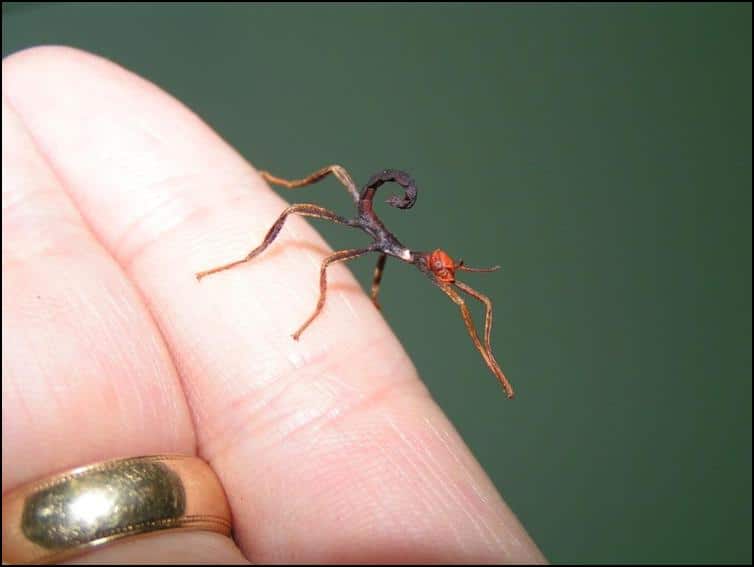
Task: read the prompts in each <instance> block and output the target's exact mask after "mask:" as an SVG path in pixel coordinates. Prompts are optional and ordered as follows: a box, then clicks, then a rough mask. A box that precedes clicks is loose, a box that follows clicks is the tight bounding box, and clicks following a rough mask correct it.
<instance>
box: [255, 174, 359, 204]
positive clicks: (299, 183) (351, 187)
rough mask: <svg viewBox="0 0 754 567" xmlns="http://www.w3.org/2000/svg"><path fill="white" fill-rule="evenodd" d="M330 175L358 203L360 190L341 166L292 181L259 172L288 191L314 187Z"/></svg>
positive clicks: (267, 179) (268, 180) (269, 181)
mask: <svg viewBox="0 0 754 567" xmlns="http://www.w3.org/2000/svg"><path fill="white" fill-rule="evenodd" d="M330 174H333V175H334V176H335V177H337V178H338V181H340V182H341V183H342V184H343V185H344V186H345V188H346V189H347V190H348V192H349V193H350V194H351V197H352V198H353V201H354V203H358V202H359V190H358V189H357V188H356V184H355V183H354V182H353V179H351V176H350V175H349V174H348V172H347V171H346V169H345V168H344V167H342V166H340V165H328V166H327V167H323V168H322V169H319V170H317V171H315V172H314V173H312V174H311V175H309V176H307V177H304V178H303V179H292V180H288V179H282V178H280V177H275V176H274V175H272V174H271V173H270V172H268V171H260V172H259V175H261V176H262V177H263V178H264V180H265V181H267V182H268V183H273V184H275V185H280V186H282V187H287V188H288V189H297V188H299V187H305V186H306V185H312V184H313V183H317V181H320V180H322V179H324V178H325V177H327V176H328V175H330Z"/></svg>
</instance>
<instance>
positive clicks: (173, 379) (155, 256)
mask: <svg viewBox="0 0 754 567" xmlns="http://www.w3.org/2000/svg"><path fill="white" fill-rule="evenodd" d="M260 88H264V87H263V86H260ZM249 127H250V128H252V129H253V124H250V125H249ZM251 157H252V159H253V156H251ZM321 190H325V189H321ZM332 190H333V191H342V188H341V187H336V186H335V185H333V188H332ZM284 208H285V203H284V202H283V201H282V200H281V199H280V198H279V197H278V196H276V194H275V193H274V192H273V191H271V190H270V189H269V187H268V186H267V184H266V183H265V182H264V181H263V180H262V178H261V177H260V176H259V175H258V174H257V172H256V171H255V170H254V168H253V167H251V166H250V165H249V164H248V163H247V162H246V161H244V159H242V158H241V157H240V156H239V155H238V154H237V153H236V152H235V151H233V150H232V149H231V148H230V147H229V146H228V145H227V144H226V143H225V142H223V141H222V140H221V139H220V138H219V137H218V136H217V134H215V133H214V132H213V131H212V130H211V129H210V128H209V127H208V126H207V125H206V124H204V123H203V122H201V121H200V120H199V119H198V118H197V117H196V116H195V115H193V114H192V113H191V112H189V111H188V110H187V109H186V108H185V107H183V106H182V105H181V104H180V103H179V102H177V101H176V100H174V99H173V98H171V97H170V96H168V95H166V94H165V93H164V92H162V91H160V90H159V89H158V88H156V87H155V86H154V85H151V84H150V83H147V82H146V81H144V80H143V79H140V78H139V77H137V76H135V75H133V74H131V73H129V72H127V71H125V70H123V69H122V68H120V67H118V66H116V65H114V64H112V63H109V62H106V61H104V60H102V59H99V58H96V57H94V56H92V55H89V54H86V53H83V52H80V51H76V50H72V49H65V48H37V49H34V50H29V51H25V52H21V53H19V54H16V55H13V56H11V57H9V58H7V59H6V60H4V62H3V332H4V337H5V340H4V341H3V416H2V418H3V438H2V441H3V453H2V455H3V477H2V481H3V492H6V491H8V490H12V489H13V488H14V487H16V486H18V485H19V484H21V483H23V482H26V481H30V480H34V479H37V478H39V477H43V476H45V475H48V474H51V473H53V472H56V471H59V470H61V469H66V468H70V467H74V466H79V465H82V464H86V463H89V462H93V461H98V460H102V459H109V458H114V457H121V456H130V455H140V454H153V453H166V452H182V453H190V454H198V455H200V456H202V457H203V458H204V459H206V460H207V461H208V462H209V463H210V465H211V466H212V467H213V469H214V470H215V471H216V472H217V474H218V476H219V477H220V479H221V482H222V483H223V485H224V487H225V490H226V492H227V494H228V499H229V502H230V505H231V508H232V510H233V521H234V526H233V529H234V534H235V541H233V540H230V539H227V538H223V537H221V536H215V535H212V534H205V533H198V532H187V533H178V534H164V535H160V536H156V537H154V538H151V539H148V540H138V541H131V542H124V543H121V544H118V545H115V546H112V547H110V548H106V549H103V550H99V551H96V552H92V553H90V554H89V555H87V556H85V557H82V558H80V560H82V561H92V562H102V561H115V562H134V561H139V560H141V561H143V560H149V561H156V562H167V561H174V562H175V561H209V562H217V563H228V562H247V561H252V562H356V563H359V562H378V563H379V562H396V561H398V562H403V561H405V562H409V563H411V562H466V563H473V562H516V563H522V562H527V563H530V562H544V557H543V556H542V554H541V553H540V552H539V550H538V549H537V547H536V545H535V543H534V542H533V541H532V540H531V538H530V537H529V536H528V534H527V533H526V531H525V530H524V528H523V527H522V526H521V524H520V523H519V521H518V520H517V519H516V517H515V515H514V514H513V513H512V512H511V511H510V509H509V508H508V507H507V505H506V504H505V502H504V501H503V500H502V498H501V497H500V495H499V494H498V492H497V491H496V489H495V487H494V486H493V484H492V483H491V482H490V480H489V478H488V477H487V475H486V474H485V472H484V470H483V469H482V468H481V467H480V465H479V464H478V462H477V461H476V460H475V459H474V457H473V456H472V455H471V453H470V451H469V450H468V448H467V447H466V445H465V444H464V442H463V440H462V439H461V438H460V436H459V435H458V434H457V432H456V431H455V430H454V428H453V427H452V425H451V424H450V423H449V421H448V419H447V418H446V417H445V415H444V414H443V413H442V411H441V410H440V409H439V408H438V407H437V405H436V404H435V402H434V401H433V400H432V398H431V397H430V396H429V394H428V393H427V390H426V388H425V387H424V385H423V383H422V381H421V380H420V379H419V377H418V376H417V374H416V371H415V369H414V367H413V365H412V364H411V361H410V359H409V357H408V356H407V354H406V352H405V351H404V350H403V349H402V347H401V346H400V344H399V342H398V340H397V339H396V338H395V336H394V334H393V333H392V331H391V330H390V328H389V326H388V325H387V324H386V322H385V320H384V319H383V317H382V315H381V314H380V312H379V311H378V310H377V309H375V307H374V305H373V304H372V302H371V300H370V297H369V295H368V294H367V293H364V292H363V291H362V290H361V289H360V288H359V287H358V285H357V283H356V282H355V280H354V279H353V277H352V276H351V275H350V273H349V272H348V270H347V269H346V268H345V267H344V266H343V265H342V264H333V265H332V266H331V267H330V268H328V282H329V285H330V286H331V287H330V291H328V299H327V306H326V309H324V310H323V311H322V313H321V314H320V315H319V317H318V318H317V320H316V324H313V325H312V326H311V327H310V328H308V329H307V330H306V333H305V334H304V335H303V336H302V337H301V340H299V341H293V340H292V339H291V332H292V331H293V330H295V329H296V328H298V326H299V325H300V324H301V321H302V317H306V316H307V315H308V314H309V313H310V311H311V309H312V307H313V306H314V305H315V304H316V301H317V298H318V294H319V289H318V286H317V283H316V282H317V274H318V273H319V264H320V262H321V260H322V258H324V257H325V256H327V255H328V254H330V253H331V251H330V250H329V249H328V248H327V246H326V245H325V244H324V242H323V241H322V239H321V238H320V237H318V236H317V234H316V232H315V231H314V228H313V227H312V226H311V224H309V223H307V222H305V221H304V220H303V219H301V218H298V217H293V218H291V219H289V220H288V221H287V222H286V226H285V229H284V231H283V233H281V235H280V237H279V238H278V239H277V240H276V242H275V246H273V247H270V249H269V250H267V251H266V252H265V254H264V255H263V256H260V257H259V258H256V259H255V261H254V262H250V263H247V264H245V265H243V266H239V267H237V268H235V269H233V270H228V271H225V272H224V273H221V274H216V275H215V276H213V277H212V278H208V279H207V280H206V281H202V282H201V284H199V283H198V282H197V281H196V279H195V278H194V273H195V272H197V271H199V270H201V269H204V268H206V267H207V266H212V265H214V264H217V263H218V260H220V259H224V258H228V257H233V256H234V254H238V255H243V254H245V253H247V252H248V250H249V247H250V246H251V245H254V244H255V243H257V242H258V241H259V240H260V238H261V237H262V236H263V235H264V233H265V232H266V231H267V229H268V228H269V225H270V222H271V220H274V219H275V218H277V216H278V215H279V214H280V212H281V211H282V210H283V209H284ZM383 285H385V284H383ZM448 316H449V319H452V318H454V317H456V315H455V313H454V312H453V306H452V305H451V306H449V313H448ZM455 322H456V323H457V324H460V323H458V322H457V320H455ZM367 345H368V346H367ZM372 360H379V361H380V364H378V365H375V364H370V361H372ZM479 374H480V376H479V379H480V381H481V380H484V379H487V378H488V377H487V375H486V374H485V368H484V366H483V365H480V368H479ZM504 401H505V399H504V397H503V396H501V411H505V404H504ZM503 445H504V443H501V446H503Z"/></svg>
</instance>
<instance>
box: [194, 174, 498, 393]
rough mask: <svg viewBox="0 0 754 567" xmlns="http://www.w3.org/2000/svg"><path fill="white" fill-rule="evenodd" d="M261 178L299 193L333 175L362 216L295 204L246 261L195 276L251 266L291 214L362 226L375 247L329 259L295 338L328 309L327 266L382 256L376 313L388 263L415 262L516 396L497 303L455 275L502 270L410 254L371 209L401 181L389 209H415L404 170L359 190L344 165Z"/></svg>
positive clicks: (439, 255) (436, 254)
mask: <svg viewBox="0 0 754 567" xmlns="http://www.w3.org/2000/svg"><path fill="white" fill-rule="evenodd" d="M259 173H260V175H261V176H262V177H263V178H264V179H265V180H266V181H267V182H268V183H272V184H275V185H280V186H282V187H286V188H288V189H297V188H299V187H305V186H307V185H312V184H314V183H317V182H318V181H321V180H322V179H324V178H325V177H327V176H328V175H333V176H335V177H336V178H337V179H338V181H340V183H341V184H343V185H344V186H345V188H346V190H347V191H348V193H349V194H350V195H351V198H352V199H353V201H354V203H355V205H356V210H357V215H356V217H355V218H352V219H347V218H345V217H342V216H340V215H338V214H336V213H334V212H333V211H330V210H328V209H325V208H324V207H320V206H319V205H314V204H309V203H300V204H295V205H291V206H289V207H288V208H286V209H285V210H284V211H283V212H282V213H281V214H280V216H279V217H278V219H277V220H276V221H275V223H274V224H273V225H272V227H271V228H270V229H269V231H268V232H267V235H266V236H265V237H264V240H263V241H262V243H261V244H260V245H259V246H257V247H256V248H254V249H253V250H252V251H251V252H249V253H248V254H247V255H246V256H245V257H244V258H241V259H240V260H236V261H233V262H229V263H227V264H223V265H221V266H217V267H214V268H211V269H208V270H205V271H202V272H198V273H197V274H196V278H197V279H198V280H201V279H202V278H203V277H205V276H208V275H210V274H215V273H217V272H220V271H223V270H228V269H230V268H233V267H234V266H238V265H239V264H243V263H245V262H248V261H250V260H252V259H253V258H255V257H256V256H258V255H259V254H261V253H262V252H263V251H264V250H265V249H267V247H268V246H269V245H270V244H272V242H273V241H274V240H275V238H277V236H278V234H279V233H280V230H281V229H282V228H283V225H284V224H285V220H286V219H287V218H288V216H289V215H292V214H298V215H301V216H305V217H313V218H318V219H323V220H328V221H331V222H334V223H336V224H342V225H345V226H350V227H353V228H358V229H360V230H362V231H364V232H366V233H367V234H368V235H369V236H371V237H372V244H370V245H369V246H367V247H365V248H354V249H349V250H339V251H337V252H335V253H333V254H331V255H330V256H327V257H326V258H325V259H324V260H323V261H322V265H321V267H320V272H319V290H320V294H319V300H318V301H317V306H316V307H315V309H314V312H313V313H312V314H311V315H310V316H309V318H308V319H307V320H306V321H305V322H304V324H303V325H301V327H299V329H298V330H297V331H296V332H295V333H293V335H292V336H293V339H294V340H299V338H300V337H301V334H302V333H303V332H304V330H306V328H307V327H308V326H309V325H310V324H311V323H312V321H314V319H316V318H317V316H318V315H319V314H320V312H321V311H322V308H323V307H324V306H325V298H326V296H327V268H328V266H330V265H331V264H334V263H336V262H343V261H346V260H352V259H354V258H358V257H359V256H363V255H364V254H368V253H370V252H376V253H378V254H379V258H378V260H377V267H376V268H375V271H374V277H373V279H372V290H371V297H372V302H373V303H374V305H375V307H377V309H380V304H379V302H378V299H377V296H378V293H379V289H380V282H381V281H382V274H383V271H384V269H385V261H386V260H387V257H388V256H391V257H393V258H397V259H398V260H400V261H402V262H405V263H407V264H413V265H414V266H416V267H417V268H418V269H419V271H420V272H422V273H423V274H424V275H425V276H427V277H428V278H429V279H430V280H431V281H432V283H434V284H435V285H436V286H437V287H439V288H440V290H441V291H442V292H443V293H445V295H447V296H448V297H449V298H450V299H451V300H452V301H453V303H455V304H456V305H457V306H458V307H459V308H460V310H461V317H462V318H463V322H464V324H465V325H466V330H467V331H468V333H469V336H470V337H471V340H472V341H473V343H474V346H475V347H476V348H477V350H478V351H479V353H480V354H481V355H482V359H483V360H484V362H485V363H486V364H487V366H488V367H489V369H490V370H491V371H492V373H493V374H494V375H495V377H496V378H497V379H498V380H499V381H500V384H501V385H502V387H503V390H504V391H505V394H506V395H507V396H508V398H512V397H513V387H512V386H511V384H510V382H508V379H507V378H506V377H505V375H504V374H503V371H502V370H501V369H500V365H499V364H498V363H497V361H496V360H495V357H494V356H493V354H492V345H491V343H490V334H491V332H492V301H491V300H490V298H489V297H487V296H486V295H484V294H482V293H480V292H478V291H477V290H475V289H474V288H472V287H471V286H469V285H468V284H465V283H463V282H461V281H458V280H456V272H457V271H460V272H492V271H494V270H497V269H499V268H500V266H494V267H492V268H471V267H469V266H466V265H465V264H464V263H463V261H459V262H455V261H454V260H453V258H451V256H450V255H449V254H448V253H447V252H445V251H444V250H441V249H439V248H438V249H435V250H433V251H431V252H421V251H415V250H410V249H409V248H406V247H405V246H404V245H403V244H401V242H400V241H399V240H398V239H397V238H396V237H395V235H394V234H393V233H391V232H390V231H389V230H388V229H387V228H386V227H385V225H384V224H383V223H382V221H381V220H380V219H379V217H378V216H377V215H376V213H375V212H374V208H373V205H372V199H373V198H374V195H375V192H376V191H377V189H378V188H379V187H380V186H382V185H383V184H385V183H390V182H392V183H397V184H398V185H400V186H401V187H402V188H403V191H404V193H403V196H401V197H399V196H397V195H394V196H392V197H389V198H388V199H387V200H386V203H387V204H388V205H391V206H393V207H397V208H399V209H410V208H411V207H413V206H414V203H416V198H417V188H416V184H415V183H414V180H413V179H412V178H411V177H410V176H409V175H408V174H407V173H405V172H403V171H398V170H395V169H385V170H383V171H380V172H379V173H376V174H374V175H373V176H372V177H371V178H370V179H369V182H368V183H367V184H366V185H365V186H364V188H363V189H362V190H361V192H359V190H358V189H357V187H356V184H355V183H354V181H353V179H352V178H351V176H350V174H349V173H348V172H347V171H346V170H345V169H344V168H343V167H341V166H340V165H330V166H327V167H323V168H322V169H320V170H318V171H315V172H314V173H312V174H311V175H309V176H308V177H305V178H303V179H295V180H287V179H281V178H280V177H276V176H274V175H272V174H270V173H269V172H267V171H260V172H259ZM459 290H460V291H461V292H464V293H466V294H468V295H470V296H471V297H473V298H474V299H477V300H478V301H480V302H481V303H483V304H484V307H485V310H486V314H485V322H484V342H482V341H481V340H480V339H479V334H478V333H477V331H476V328H475V327H474V322H473V321H472V319H471V313H470V312H469V308H468V307H467V306H466V302H465V301H464V299H463V297H462V296H461V294H460V293H459Z"/></svg>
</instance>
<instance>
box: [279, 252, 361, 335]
mask: <svg viewBox="0 0 754 567" xmlns="http://www.w3.org/2000/svg"><path fill="white" fill-rule="evenodd" d="M373 251H374V250H373V249H372V248H358V249H353V250H340V251H339V252H335V253H334V254H332V255H330V256H328V257H327V258H325V259H324V260H323V261H322V266H321V267H320V270H319V300H318V301H317V307H316V308H315V309H314V313H312V314H311V315H310V316H309V318H308V319H307V320H306V322H305V323H304V324H303V325H301V327H299V329H298V331H296V332H295V333H293V335H292V336H293V340H296V341H297V340H298V339H299V337H300V336H301V333H303V332H304V330H305V329H306V328H307V327H308V326H309V325H310V324H311V322H312V321H314V319H316V318H317V315H319V314H320V312H321V311H322V308H323V307H324V306H325V299H326V298H327V267H328V266H329V265H330V264H333V263H335V262H342V261H344V260H352V259H353V258H358V257H359V256H363V255H364V254H367V253H368V252H373Z"/></svg>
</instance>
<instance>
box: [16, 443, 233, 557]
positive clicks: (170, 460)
mask: <svg viewBox="0 0 754 567" xmlns="http://www.w3.org/2000/svg"><path fill="white" fill-rule="evenodd" d="M230 526H231V524H230V508H229V506H228V501H227V499H226V498H225V492H224V491H223V488H222V485H221V484H220V481H219V479H218V478H217V476H216V475H215V473H214V472H213V471H212V469H211V468H209V466H208V465H207V463H205V462H204V461H202V460H201V459H199V458H197V457H188V456H182V455H154V456H146V457H136V458H131V459H118V460H113V461H105V462H101V463H96V464H93V465H88V466H85V467H80V468H77V469H73V470H70V471H66V472H64V473H60V474H57V475H54V476H51V477H47V478H45V479H42V480H39V481H36V482H31V483H29V484H26V485H23V486H20V487H18V488H17V489H15V490H13V491H11V492H9V493H7V494H4V495H3V528H2V531H3V562H4V563H6V562H7V563H41V562H45V563H49V562H53V561H60V560H61V559H66V558H69V557H72V556H74V555H79V554H81V553H84V552H85V551H87V550H88V549H90V548H92V547H95V546H99V545H103V544H107V543H109V542H112V541H115V540H118V539H120V538H126V537H133V536H137V535H141V534H146V533H149V532H154V531H158V530H176V529H190V530H207V531H213V532H219V533H221V534H224V535H228V536H229V535H230Z"/></svg>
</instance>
